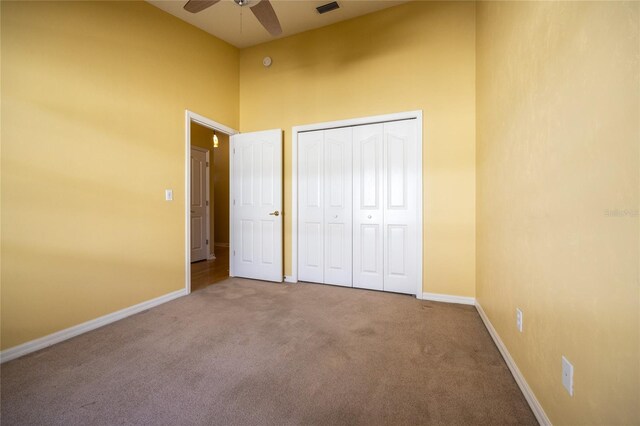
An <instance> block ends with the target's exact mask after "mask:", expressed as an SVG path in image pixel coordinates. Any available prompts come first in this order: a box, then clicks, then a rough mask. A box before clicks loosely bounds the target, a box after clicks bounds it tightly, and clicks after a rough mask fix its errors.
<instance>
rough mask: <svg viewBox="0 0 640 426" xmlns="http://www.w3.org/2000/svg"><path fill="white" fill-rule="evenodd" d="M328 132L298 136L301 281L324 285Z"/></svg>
mask: <svg viewBox="0 0 640 426" xmlns="http://www.w3.org/2000/svg"><path fill="white" fill-rule="evenodd" d="M323 146H324V132H323V131H316V132H305V133H300V134H299V135H298V159H299V161H298V194H299V196H298V200H299V202H298V230H299V232H298V279H299V280H300V281H310V282H316V283H322V282H324V257H323V254H324V238H323V235H324V205H323V204H324V191H323V187H324V184H323V182H324V155H323V153H324V148H323Z"/></svg>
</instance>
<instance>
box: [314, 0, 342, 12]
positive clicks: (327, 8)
mask: <svg viewBox="0 0 640 426" xmlns="http://www.w3.org/2000/svg"><path fill="white" fill-rule="evenodd" d="M339 8H340V5H338V2H337V1H332V2H331V3H327V4H323V5H322V6H318V7H316V10H317V11H318V13H319V14H321V15H322V14H323V13H327V12H331V11H332V10H336V9H339Z"/></svg>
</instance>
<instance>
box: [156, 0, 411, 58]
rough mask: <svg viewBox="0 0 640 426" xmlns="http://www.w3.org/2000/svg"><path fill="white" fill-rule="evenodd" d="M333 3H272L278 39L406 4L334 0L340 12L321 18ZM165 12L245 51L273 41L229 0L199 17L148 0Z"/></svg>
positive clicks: (173, 1)
mask: <svg viewBox="0 0 640 426" xmlns="http://www.w3.org/2000/svg"><path fill="white" fill-rule="evenodd" d="M331 1H332V0H271V4H272V5H273V9H274V10H275V11H276V14H277V15H278V19H279V20H280V25H281V26H282V35H280V36H278V37H277V38H282V37H287V36H290V35H293V34H297V33H301V32H303V31H307V30H311V29H314V28H319V27H324V26H326V25H330V24H333V23H335V22H340V21H344V20H346V19H351V18H355V17H356V16H362V15H366V14H367V13H371V12H375V11H378V10H382V9H386V8H388V7H391V6H396V5H398V4H401V3H406V2H407V1H408V0H337V1H338V4H339V5H340V9H337V10H334V11H331V12H328V13H326V14H323V15H320V14H319V13H318V12H317V11H316V7H318V6H321V5H323V4H326V3H329V2H331ZM147 2H148V3H150V4H152V5H153V6H156V7H158V8H160V9H162V10H164V11H165V12H168V13H170V14H172V15H173V16H176V17H178V18H180V19H182V20H183V21H186V22H188V23H190V24H192V25H195V26H196V27H198V28H200V29H202V30H204V31H206V32H208V33H209V34H212V35H214V36H216V37H218V38H220V39H222V40H224V41H226V42H228V43H230V44H232V45H234V46H236V47H240V48H243V47H248V46H253V45H256V44H260V43H264V42H266V41H269V40H273V39H274V37H272V36H270V35H269V33H268V32H267V31H266V30H265V29H264V28H263V27H262V26H261V25H260V23H259V22H258V20H257V19H256V18H255V16H253V13H252V12H251V10H249V8H248V7H242V8H241V7H240V6H238V5H236V4H235V3H233V1H232V0H222V1H220V2H219V3H217V4H214V5H213V6H211V7H209V8H208V9H205V10H203V11H202V12H199V13H190V12H187V11H186V10H184V9H183V6H184V5H185V4H186V2H187V0H184V1H180V0H147Z"/></svg>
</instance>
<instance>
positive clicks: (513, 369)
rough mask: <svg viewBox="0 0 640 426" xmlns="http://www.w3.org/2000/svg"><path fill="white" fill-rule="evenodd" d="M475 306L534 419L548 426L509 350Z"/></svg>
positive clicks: (543, 413) (542, 411)
mask: <svg viewBox="0 0 640 426" xmlns="http://www.w3.org/2000/svg"><path fill="white" fill-rule="evenodd" d="M475 305H476V309H477V310H478V313H479V314H480V318H482V322H484V325H485V327H487V330H488V331H489V334H490V335H491V338H492V339H493V341H494V342H495V344H496V346H497V347H498V350H500V353H501V354H502V358H504V361H505V362H506V363H507V366H508V367H509V370H511V374H512V375H513V378H514V379H516V383H518V386H519V387H520V390H521V391H522V393H523V395H524V397H525V399H526V400H527V402H528V403H529V406H530V407H531V411H533V414H534V415H535V416H536V419H538V423H540V424H541V425H542V426H547V425H549V426H550V425H551V421H550V420H549V417H547V414H546V413H545V412H544V410H543V409H542V405H540V402H538V399H537V398H536V396H535V394H534V393H533V391H532V390H531V388H530V387H529V384H528V383H527V381H526V380H525V378H524V376H523V375H522V373H521V372H520V369H519V368H518V366H517V365H516V362H515V361H514V360H513V358H511V354H510V353H509V350H508V349H507V347H506V346H505V345H504V343H503V342H502V339H500V336H499V335H498V332H497V331H496V329H495V328H493V324H491V321H489V317H487V314H485V313H484V310H483V309H482V306H480V303H478V301H476V303H475Z"/></svg>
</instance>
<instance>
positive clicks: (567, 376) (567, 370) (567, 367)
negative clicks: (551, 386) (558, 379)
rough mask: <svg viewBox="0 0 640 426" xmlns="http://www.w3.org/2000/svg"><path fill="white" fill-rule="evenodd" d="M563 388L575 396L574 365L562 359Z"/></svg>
mask: <svg viewBox="0 0 640 426" xmlns="http://www.w3.org/2000/svg"><path fill="white" fill-rule="evenodd" d="M562 386H564V388H565V389H566V390H567V392H569V395H571V396H573V365H572V364H571V363H570V362H569V360H568V359H566V358H565V357H564V356H563V357H562Z"/></svg>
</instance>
